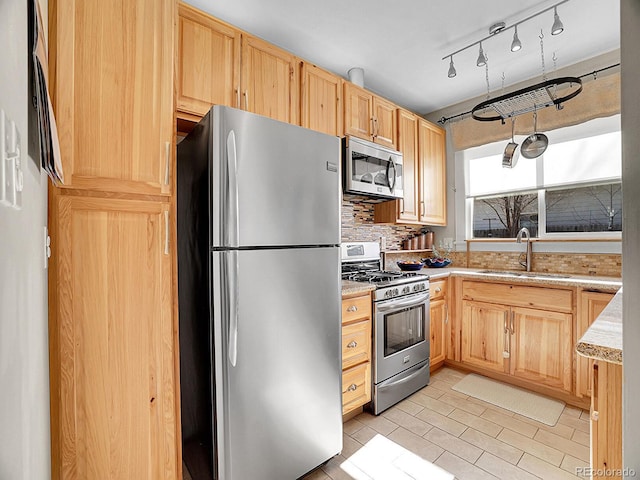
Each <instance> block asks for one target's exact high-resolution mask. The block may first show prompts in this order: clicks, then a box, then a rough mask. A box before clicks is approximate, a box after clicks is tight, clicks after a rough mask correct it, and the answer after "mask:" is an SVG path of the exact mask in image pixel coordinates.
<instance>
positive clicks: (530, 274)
mask: <svg viewBox="0 0 640 480" xmlns="http://www.w3.org/2000/svg"><path fill="white" fill-rule="evenodd" d="M478 273H488V274H493V275H508V276H511V277H540V278H571V275H566V274H564V273H545V272H511V271H507V270H480V271H478Z"/></svg>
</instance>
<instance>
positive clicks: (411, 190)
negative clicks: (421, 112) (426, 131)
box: [397, 109, 420, 222]
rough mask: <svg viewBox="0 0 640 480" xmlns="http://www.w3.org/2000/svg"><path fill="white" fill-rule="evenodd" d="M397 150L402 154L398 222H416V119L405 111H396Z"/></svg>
mask: <svg viewBox="0 0 640 480" xmlns="http://www.w3.org/2000/svg"><path fill="white" fill-rule="evenodd" d="M398 150H400V152H402V181H403V185H402V188H403V198H402V199H401V200H397V202H399V203H400V205H399V207H400V208H399V212H398V220H400V221H406V222H417V221H418V212H419V208H420V206H419V202H418V195H419V193H420V191H419V184H418V181H419V175H418V168H419V167H418V117H417V116H416V115H414V114H413V113H411V112H408V111H406V110H402V109H398Z"/></svg>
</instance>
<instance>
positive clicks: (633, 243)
mask: <svg viewBox="0 0 640 480" xmlns="http://www.w3.org/2000/svg"><path fill="white" fill-rule="evenodd" d="M620 17H621V23H620V25H621V35H620V50H621V61H622V191H623V199H622V201H623V204H622V215H623V217H622V285H623V288H624V297H623V308H622V315H623V317H622V318H623V331H624V335H623V339H622V351H623V357H624V359H623V365H622V370H623V394H622V412H623V413H622V421H623V439H622V445H623V461H624V466H625V467H626V468H629V469H633V470H635V472H636V475H638V474H639V473H640V442H638V432H640V402H639V401H638V398H640V376H639V375H638V366H639V365H640V349H639V348H638V341H640V313H638V312H640V295H638V291H639V289H640V253H639V252H638V245H640V206H639V205H638V204H639V202H640V153H639V152H640V135H638V133H639V132H640V84H639V83H638V74H639V73H640V56H639V55H638V45H640V2H638V0H621V2H620ZM636 475H628V476H627V478H632V477H634V478H637V477H636Z"/></svg>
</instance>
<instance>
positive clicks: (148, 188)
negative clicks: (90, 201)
mask: <svg viewBox="0 0 640 480" xmlns="http://www.w3.org/2000/svg"><path fill="white" fill-rule="evenodd" d="M175 5H176V3H175V2H174V1H173V0H131V1H117V2H116V3H115V4H114V2H105V1H102V0H85V1H79V0H68V1H64V2H63V1H53V2H51V3H50V5H49V8H50V21H51V28H50V30H51V32H52V35H51V53H50V55H51V56H50V58H51V59H53V61H52V64H51V65H52V68H51V69H52V72H51V73H52V75H51V76H52V79H53V80H52V82H51V88H52V92H53V102H54V107H55V108H54V110H55V114H56V119H57V122H58V133H59V137H60V150H61V154H62V162H63V168H64V176H65V186H66V187H73V188H82V189H93V190H103V191H116V192H127V193H142V194H161V195H169V194H170V193H171V192H170V174H171V171H170V170H171V158H170V157H171V151H172V148H171V145H172V141H173V135H174V130H175V126H174V119H173V115H174V113H173V110H174V99H173V57H174V53H173V52H174V40H173V39H174V33H173V32H174V28H173V27H174V22H175Z"/></svg>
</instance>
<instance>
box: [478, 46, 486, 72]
mask: <svg viewBox="0 0 640 480" xmlns="http://www.w3.org/2000/svg"><path fill="white" fill-rule="evenodd" d="M486 64H487V57H485V56H484V52H483V51H482V42H480V52H479V53H478V60H476V65H477V66H479V67H484V66H485V65H486Z"/></svg>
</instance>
